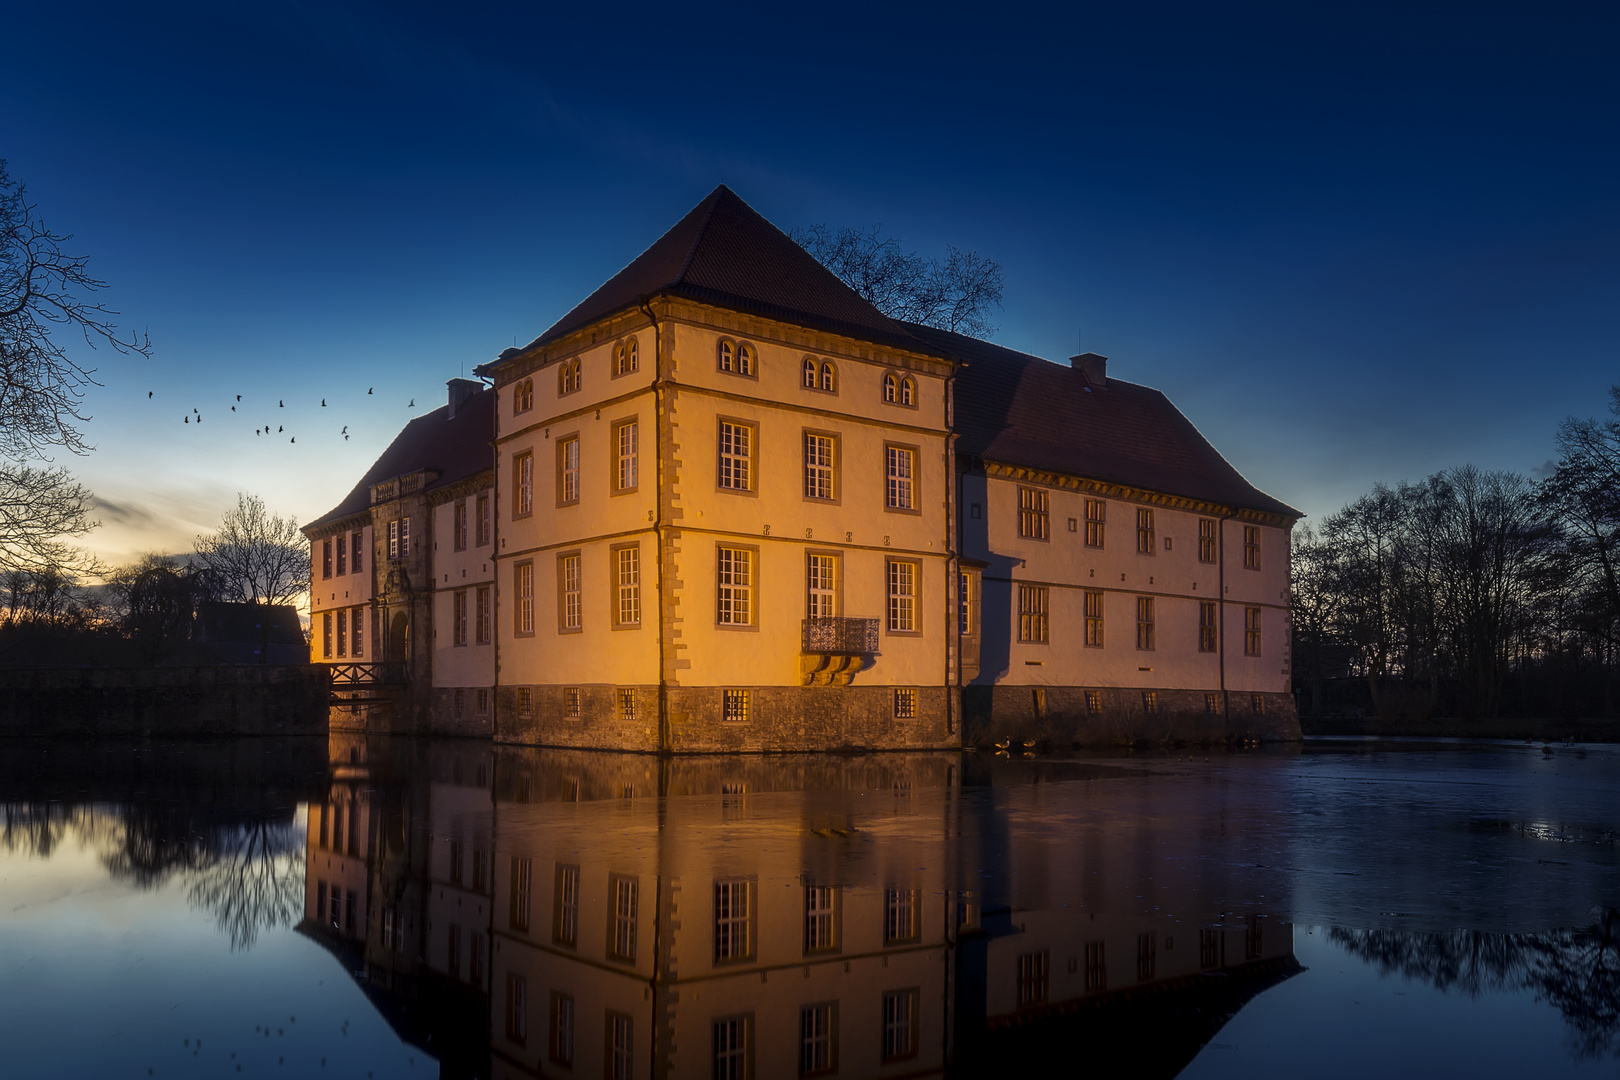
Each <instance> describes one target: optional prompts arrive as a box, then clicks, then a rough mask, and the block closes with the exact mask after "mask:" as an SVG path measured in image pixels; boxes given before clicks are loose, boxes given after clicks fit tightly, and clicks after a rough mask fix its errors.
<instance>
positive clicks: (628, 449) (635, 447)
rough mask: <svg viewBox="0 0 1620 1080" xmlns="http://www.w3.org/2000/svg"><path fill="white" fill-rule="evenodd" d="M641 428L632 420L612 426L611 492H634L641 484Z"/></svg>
mask: <svg viewBox="0 0 1620 1080" xmlns="http://www.w3.org/2000/svg"><path fill="white" fill-rule="evenodd" d="M640 432H641V426H640V425H639V424H637V423H636V422H635V421H634V420H626V421H624V422H623V423H621V424H615V425H613V461H614V464H613V490H614V491H634V490H635V489H636V486H637V485H638V484H640V483H641V434H640Z"/></svg>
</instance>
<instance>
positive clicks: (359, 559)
mask: <svg viewBox="0 0 1620 1080" xmlns="http://www.w3.org/2000/svg"><path fill="white" fill-rule="evenodd" d="M352 540H353V543H352V544H351V545H350V546H351V547H352V548H353V554H354V558H353V559H352V560H350V561H351V562H353V563H354V572H355V573H357V574H358V573H360V572H361V571H362V570H364V569H365V568H366V567H365V556H364V554H363V552H364V551H365V543H366V541H365V533H362V532H357V533H355V534H354V536H353V538H352Z"/></svg>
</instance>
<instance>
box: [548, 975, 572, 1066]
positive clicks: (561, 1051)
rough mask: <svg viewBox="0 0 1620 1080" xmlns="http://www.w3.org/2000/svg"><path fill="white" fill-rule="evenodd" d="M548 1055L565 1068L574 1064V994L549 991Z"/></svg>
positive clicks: (553, 1061) (554, 1062)
mask: <svg viewBox="0 0 1620 1080" xmlns="http://www.w3.org/2000/svg"><path fill="white" fill-rule="evenodd" d="M550 1043H551V1045H550V1048H549V1052H550V1056H551V1060H552V1063H553V1064H556V1065H561V1066H562V1067H563V1068H565V1069H570V1068H573V1065H574V995H573V994H564V993H563V992H561V991H560V990H553V991H552V992H551V1039H550Z"/></svg>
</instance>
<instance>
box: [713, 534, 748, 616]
mask: <svg viewBox="0 0 1620 1080" xmlns="http://www.w3.org/2000/svg"><path fill="white" fill-rule="evenodd" d="M716 583H717V592H718V595H717V598H716V600H717V604H716V613H715V621H717V622H719V623H720V624H721V625H723V626H752V625H753V623H754V553H753V552H752V551H750V550H749V549H747V548H732V547H723V548H720V549H719V566H718V568H717V576H716Z"/></svg>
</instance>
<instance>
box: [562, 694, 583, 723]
mask: <svg viewBox="0 0 1620 1080" xmlns="http://www.w3.org/2000/svg"><path fill="white" fill-rule="evenodd" d="M563 716H564V718H566V719H568V720H578V719H579V718H580V707H579V687H577V686H565V687H563Z"/></svg>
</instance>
